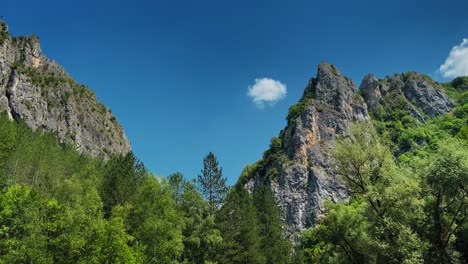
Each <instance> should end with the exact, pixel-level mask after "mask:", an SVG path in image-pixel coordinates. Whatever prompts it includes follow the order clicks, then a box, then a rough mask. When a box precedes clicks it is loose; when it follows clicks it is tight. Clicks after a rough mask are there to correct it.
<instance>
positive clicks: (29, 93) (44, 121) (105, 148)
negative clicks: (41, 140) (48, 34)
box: [0, 21, 130, 158]
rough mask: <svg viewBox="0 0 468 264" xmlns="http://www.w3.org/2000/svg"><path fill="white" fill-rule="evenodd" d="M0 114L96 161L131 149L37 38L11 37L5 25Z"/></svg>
mask: <svg viewBox="0 0 468 264" xmlns="http://www.w3.org/2000/svg"><path fill="white" fill-rule="evenodd" d="M0 112H7V114H8V116H9V117H10V118H11V119H15V120H18V121H19V120H22V121H24V122H25V123H26V124H27V125H28V126H30V127H31V128H32V129H34V130H36V129H44V130H45V131H53V132H56V133H57V135H58V137H59V139H60V140H61V141H62V142H67V143H72V144H75V145H76V147H77V149H78V150H79V151H80V152H81V153H84V154H86V155H89V156H92V157H95V156H98V155H103V156H104V157H105V158H107V157H109V156H110V155H112V154H120V153H122V154H124V153H127V152H129V151H130V143H129V141H128V140H127V137H126V136H125V133H124V131H123V129H122V127H121V126H120V124H119V123H118V122H117V120H116V119H115V117H114V116H113V115H112V113H111V111H110V110H109V109H108V108H107V107H106V106H105V105H103V104H102V103H100V102H99V101H98V100H97V98H96V95H95V94H94V93H93V92H92V91H91V90H90V89H89V88H87V87H85V86H84V85H80V84H78V83H76V82H75V81H74V80H73V79H72V78H71V77H70V76H69V75H68V74H67V73H66V72H65V70H64V69H63V68H62V67H61V66H60V65H58V64H57V63H56V62H55V61H51V60H49V59H48V58H46V57H45V56H44V55H43V54H42V53H41V48H40V45H39V39H38V38H37V37H35V36H29V37H12V36H10V35H9V33H8V28H7V26H6V24H5V23H3V22H1V21H0Z"/></svg>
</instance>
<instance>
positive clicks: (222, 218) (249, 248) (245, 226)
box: [217, 184, 266, 264]
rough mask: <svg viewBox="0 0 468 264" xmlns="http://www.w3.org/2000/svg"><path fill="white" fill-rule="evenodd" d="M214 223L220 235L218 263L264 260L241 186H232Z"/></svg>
mask: <svg viewBox="0 0 468 264" xmlns="http://www.w3.org/2000/svg"><path fill="white" fill-rule="evenodd" d="M217 224H218V229H219V231H220V232H221V236H222V237H223V243H222V246H221V247H220V250H219V252H218V263H234V264H235V263H252V264H257V263H265V261H266V260H265V257H264V256H263V254H262V253H261V249H260V245H261V241H260V236H259V224H258V220H257V215H256V210H255V206H254V204H253V201H252V198H251V197H250V194H249V193H248V192H247V190H245V188H244V187H243V186H242V185H240V184H237V185H236V186H234V188H233V190H232V191H231V193H230V194H229V196H228V198H227V199H226V203H225V204H224V205H223V207H222V208H221V210H220V211H219V212H218V214H217Z"/></svg>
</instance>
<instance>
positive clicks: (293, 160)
mask: <svg viewBox="0 0 468 264" xmlns="http://www.w3.org/2000/svg"><path fill="white" fill-rule="evenodd" d="M361 94H362V96H361ZM400 107H401V108H404V109H405V110H406V111H409V113H411V115H413V116H414V117H415V118H417V120H419V121H420V122H426V118H427V117H434V116H436V115H439V114H442V113H445V112H447V111H450V110H451V109H452V107H453V101H452V100H451V99H449V98H448V97H447V95H446V94H445V93H444V92H443V89H442V87H441V86H440V85H439V84H438V83H436V82H434V81H432V80H431V79H430V78H428V77H426V76H423V75H420V74H416V73H408V74H396V75H394V76H392V77H387V78H384V79H380V80H379V79H377V78H376V77H375V76H373V75H367V76H366V77H365V78H364V80H363V82H362V84H361V86H360V90H357V88H356V85H355V84H354V82H353V81H352V80H351V79H349V78H347V77H346V76H344V75H343V74H342V73H341V72H340V71H339V70H338V69H337V68H336V67H335V66H333V65H330V64H328V63H325V62H322V63H321V64H320V65H319V67H318V71H317V76H316V77H315V78H312V79H311V80H310V81H309V84H308V85H307V87H306V88H305V91H304V95H303V97H302V98H301V99H300V101H299V102H298V104H296V105H294V106H292V107H291V108H290V110H289V114H288V117H287V120H288V125H287V127H286V128H285V129H284V130H283V131H281V133H280V136H279V137H278V138H274V139H272V143H271V145H270V149H269V150H267V151H266V152H265V154H264V156H263V159H261V160H260V161H258V162H257V163H256V164H254V165H251V166H247V167H246V168H245V169H244V171H243V173H242V175H241V177H240V180H239V181H240V183H241V184H243V185H244V186H245V187H246V188H247V189H248V190H250V191H253V190H255V189H256V188H258V187H259V186H262V185H267V186H269V187H270V189H271V190H272V192H273V193H274V194H275V196H276V198H277V200H278V202H279V205H280V208H281V210H282V216H283V218H284V221H285V234H286V236H289V237H291V236H293V237H291V238H294V234H296V233H297V232H300V231H302V230H304V229H305V228H307V227H310V226H313V225H314V224H315V223H316V221H317V218H318V217H320V215H321V214H323V213H324V211H323V207H322V204H323V202H324V201H325V200H326V199H331V201H334V202H338V201H341V200H344V199H347V198H348V197H349V193H348V190H347V189H346V188H345V186H344V185H343V184H342V182H341V181H340V179H339V178H338V177H337V176H336V174H335V173H334V172H333V162H334V161H333V160H332V158H331V157H330V150H331V149H332V148H333V145H334V141H335V140H336V139H337V138H338V137H339V136H341V135H342V136H347V135H348V134H349V132H350V128H351V126H352V124H353V123H354V122H366V123H367V124H368V125H369V126H371V125H372V124H371V122H370V121H371V115H369V113H368V108H369V111H370V112H371V113H372V116H375V115H378V114H380V115H385V114H386V111H387V110H389V109H395V108H400Z"/></svg>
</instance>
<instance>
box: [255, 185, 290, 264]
mask: <svg viewBox="0 0 468 264" xmlns="http://www.w3.org/2000/svg"><path fill="white" fill-rule="evenodd" d="M253 202H254V205H255V208H256V210H257V218H258V223H259V233H260V238H261V242H260V250H261V252H262V253H263V254H264V256H265V258H266V263H268V264H275V263H278V264H280V263H290V262H291V260H290V254H289V252H290V250H291V245H290V242H289V241H288V240H287V239H286V238H284V237H283V230H282V228H281V226H282V222H281V219H280V211H279V208H278V205H277V202H276V199H275V196H274V195H273V193H272V192H271V191H270V189H268V188H267V187H266V186H263V187H261V188H259V189H257V190H256V191H255V193H254V195H253Z"/></svg>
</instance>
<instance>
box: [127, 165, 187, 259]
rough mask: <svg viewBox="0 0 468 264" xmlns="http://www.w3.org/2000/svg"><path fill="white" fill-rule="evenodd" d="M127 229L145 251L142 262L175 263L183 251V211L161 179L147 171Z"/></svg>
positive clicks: (138, 190)
mask: <svg viewBox="0 0 468 264" xmlns="http://www.w3.org/2000/svg"><path fill="white" fill-rule="evenodd" d="M132 205H133V209H132V211H131V212H130V214H129V220H128V224H129V233H130V235H131V236H133V237H135V245H138V246H139V247H141V250H142V251H143V253H144V259H143V262H144V263H176V261H177V260H178V259H179V258H180V256H181V255H182V253H183V249H184V245H183V237H182V228H183V225H184V223H183V221H182V215H181V214H180V212H179V211H178V210H176V207H175V203H174V199H173V198H172V190H171V188H170V186H169V185H168V184H167V182H166V181H165V180H164V179H159V178H156V177H154V176H152V175H149V174H147V175H146V176H145V179H144V181H143V183H142V184H141V185H140V186H139V187H138V189H137V190H136V195H135V198H134V202H133V204H132Z"/></svg>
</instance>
